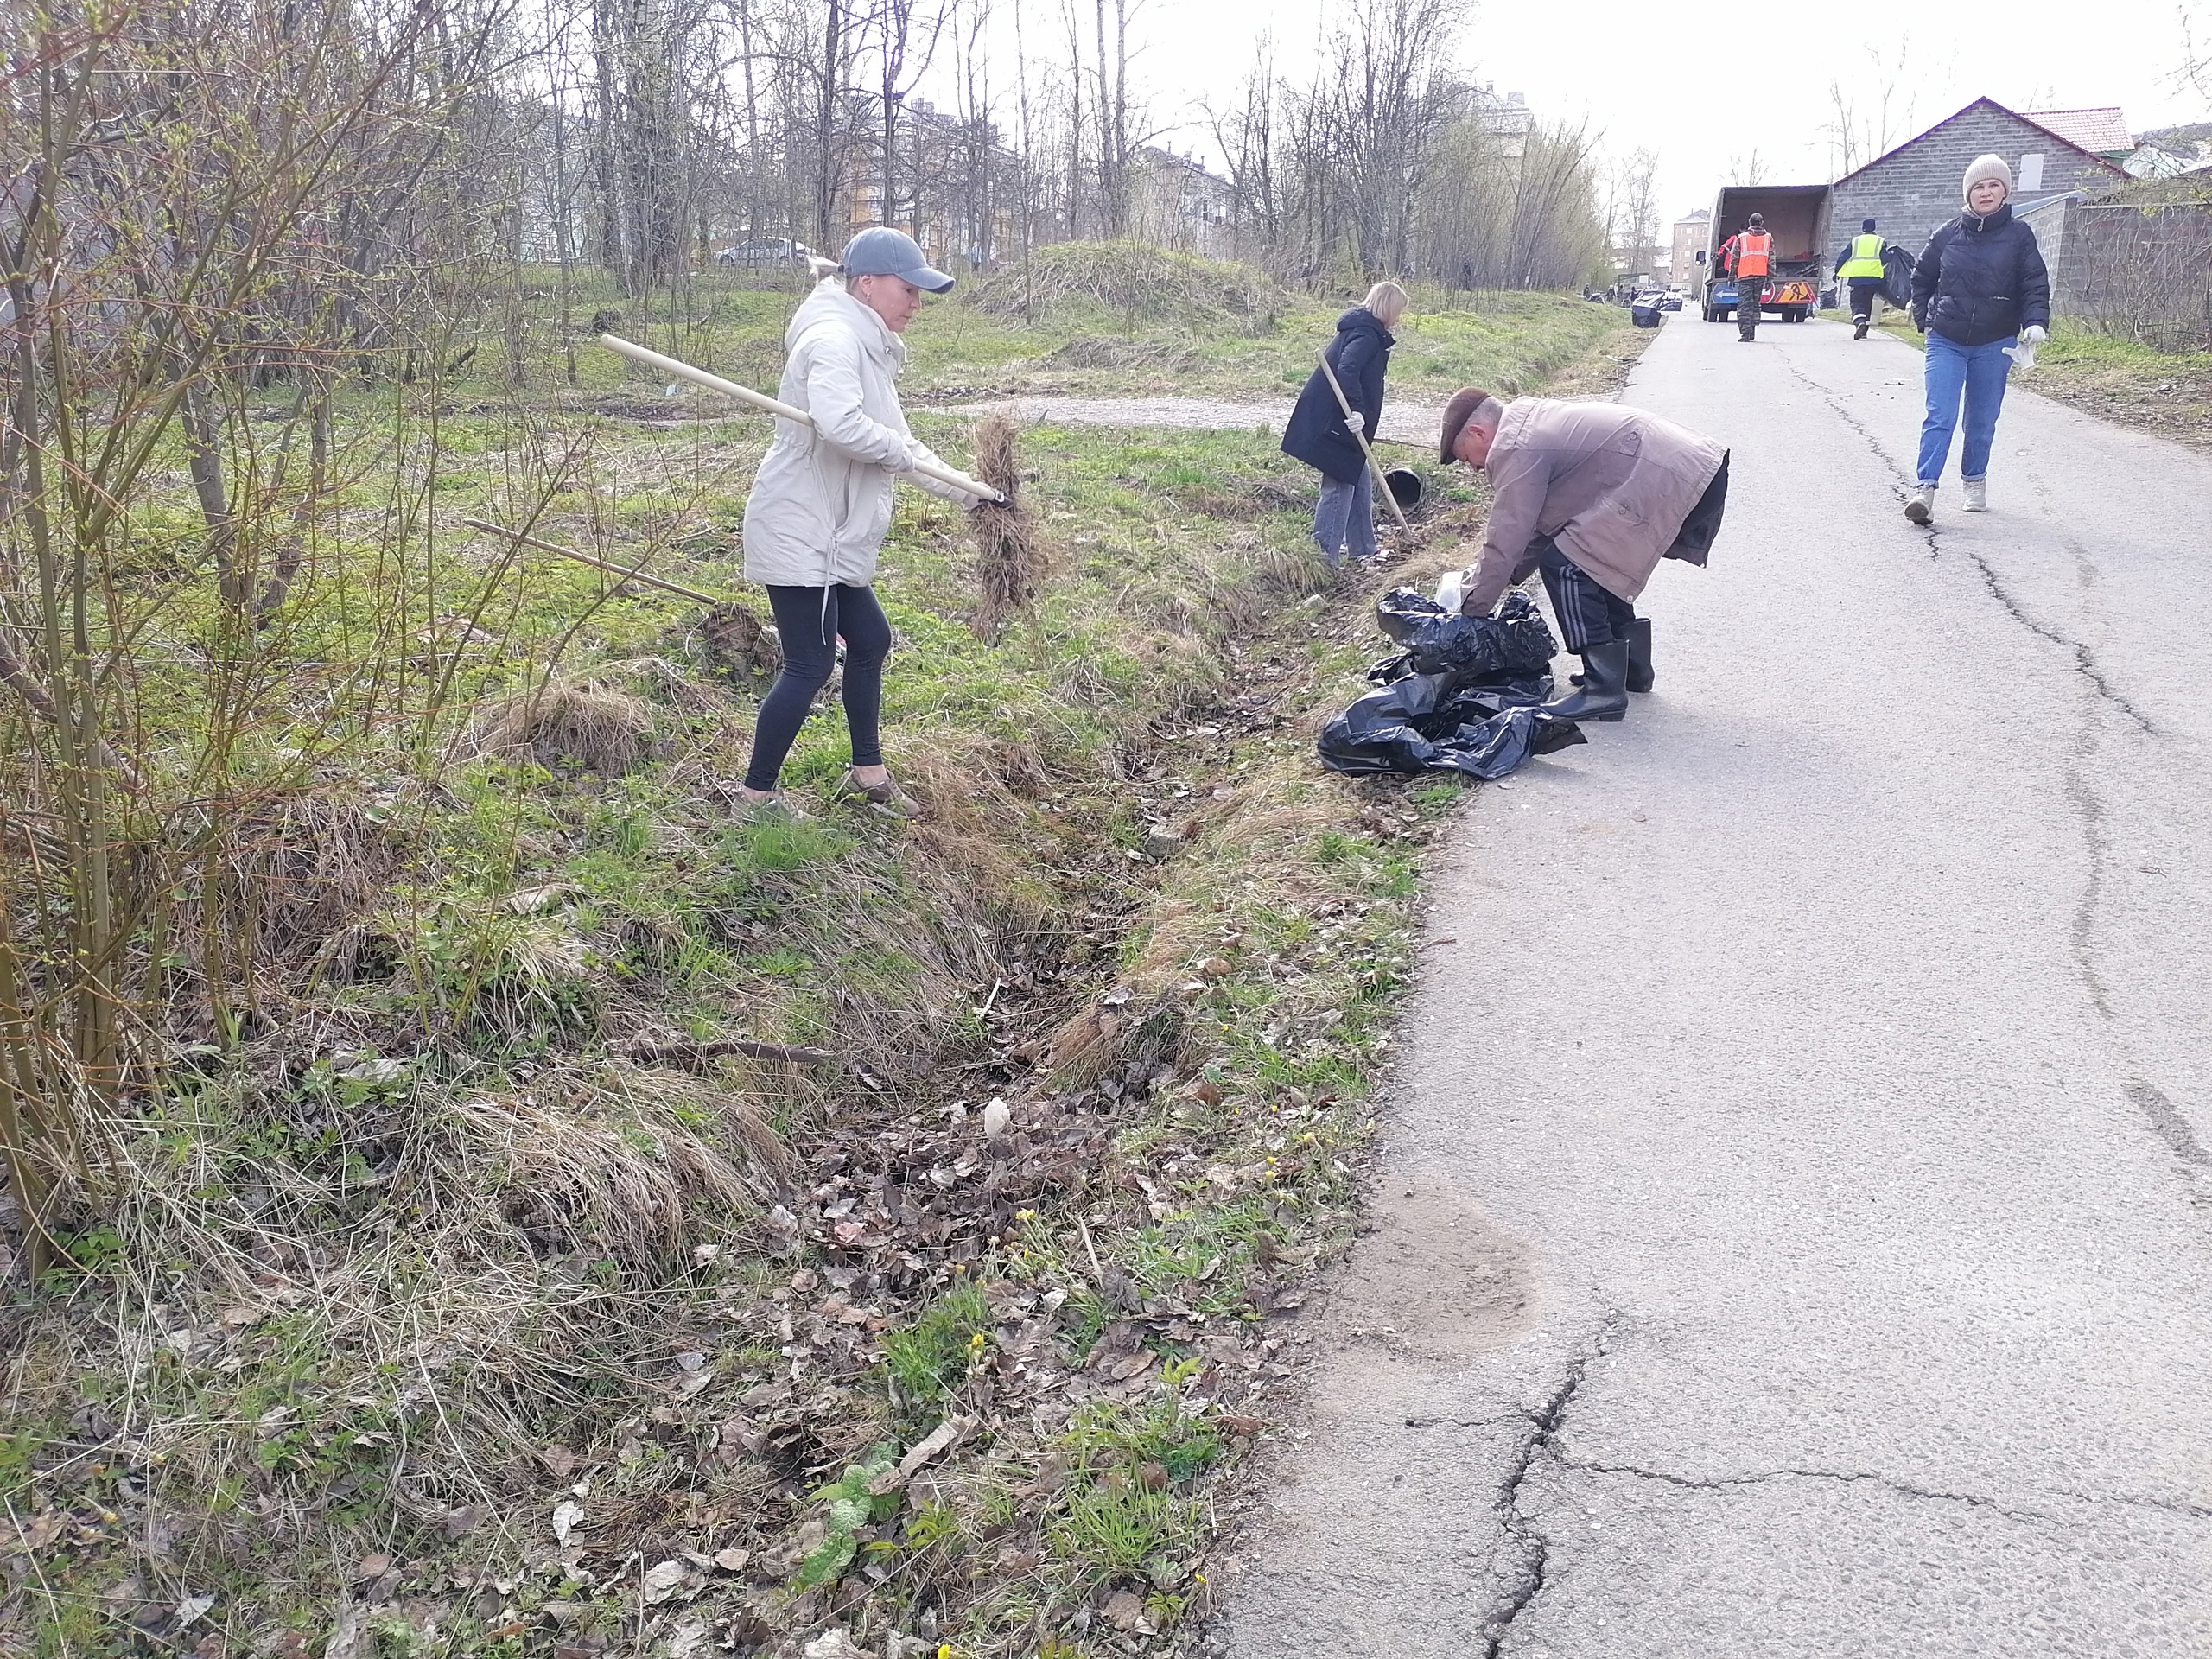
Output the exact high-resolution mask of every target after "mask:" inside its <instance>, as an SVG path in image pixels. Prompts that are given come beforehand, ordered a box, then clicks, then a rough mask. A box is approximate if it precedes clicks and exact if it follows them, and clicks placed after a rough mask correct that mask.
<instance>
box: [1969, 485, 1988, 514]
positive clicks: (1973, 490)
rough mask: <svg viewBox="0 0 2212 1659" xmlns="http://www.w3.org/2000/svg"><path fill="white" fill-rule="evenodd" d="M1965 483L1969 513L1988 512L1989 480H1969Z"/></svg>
mask: <svg viewBox="0 0 2212 1659" xmlns="http://www.w3.org/2000/svg"><path fill="white" fill-rule="evenodd" d="M1965 483H1966V486H1967V512H1988V511H1989V480H1987V479H1986V478H1969V479H1967V480H1965Z"/></svg>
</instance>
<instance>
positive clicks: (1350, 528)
mask: <svg viewBox="0 0 2212 1659" xmlns="http://www.w3.org/2000/svg"><path fill="white" fill-rule="evenodd" d="M1313 539H1314V540H1315V541H1317V542H1319V543H1320V544H1321V556H1322V557H1323V558H1325V559H1326V560H1327V561H1328V562H1329V569H1332V570H1333V569H1336V568H1337V565H1338V563H1339V561H1340V560H1341V559H1342V558H1343V556H1344V552H1345V551H1346V550H1349V551H1350V552H1351V556H1352V557H1354V558H1355V559H1371V558H1373V557H1374V556H1375V555H1376V551H1377V549H1376V545H1375V474H1373V473H1371V472H1370V471H1369V470H1368V469H1367V468H1366V467H1361V468H1360V469H1359V476H1358V477H1357V479H1354V480H1351V482H1349V483H1339V482H1338V480H1335V479H1333V478H1331V477H1330V476H1329V475H1328V474H1326V473H1324V474H1321V499H1319V501H1317V502H1315V503H1314V504H1313Z"/></svg>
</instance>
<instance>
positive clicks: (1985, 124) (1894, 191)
mask: <svg viewBox="0 0 2212 1659" xmlns="http://www.w3.org/2000/svg"><path fill="white" fill-rule="evenodd" d="M1989 154H1995V155H1998V156H2003V157H2004V158H2005V161H2006V162H2008V163H2009V164H2010V165H2011V167H2012V180H2013V186H2012V191H2013V194H2014V196H2015V197H2016V198H2018V199H2020V200H2037V199H2041V198H2043V197H2046V196H2050V195H2056V194H2061V193H2063V192H2065V191H2069V190H2086V191H2088V192H2089V193H2090V194H2098V193H2100V192H2102V191H2105V190H2110V189H2114V188H2118V187H2119V186H2120V185H2121V184H2124V183H2126V174H2124V173H2122V172H2121V171H2120V168H2117V167H2114V166H2113V165H2112V164H2111V163H2110V162H2104V161H2101V160H2099V159H2098V158H2097V157H2095V156H2089V155H2086V154H2084V153H2083V152H2082V151H2081V150H2078V149H2072V148H2071V147H2069V146H2068V145H2066V144H2063V143H2060V142H2059V141H2058V140H2057V139H2056V138H2054V137H2051V136H2050V134H2049V133H2047V132H2045V131H2044V130H2043V129H2042V128H2040V127H2038V126H2037V125H2036V124H2034V123H2032V122H2029V121H2023V120H2022V119H2021V118H2019V117H2018V116H2017V115H2014V114H2012V112H2011V111H2006V110H2003V109H2000V108H1999V107H1998V106H1997V105H1994V104H1992V103H1990V102H1988V101H1987V100H1986V99H1983V100H1981V101H1979V102H1977V103H1974V104H1971V105H1967V107H1966V108H1965V109H1963V110H1961V111H1959V112H1958V113H1957V114H1956V115H1955V116H1953V117H1952V118H1950V119H1949V120H1948V121H1945V122H1942V123H1941V124H1938V125H1936V126H1934V127H1931V128H1929V130H1927V131H1926V132H1924V133H1923V134H1922V135H1921V136H1920V137H1917V138H1916V139H1914V140H1913V141H1912V142H1911V143H1909V144H1906V145H1904V147H1903V148H1902V149H1897V150H1893V151H1891V153H1890V154H1889V155H1887V156H1884V157H1883V158H1882V159H1881V160H1880V161H1878V162H1874V163H1873V164H1872V166H1870V167H1866V168H1860V169H1859V171H1858V172H1857V173H1854V174H1853V175H1851V177H1849V178H1848V179H1846V180H1845V181H1842V182H1841V183H1840V184H1838V185H1837V186H1836V187H1835V197H1834V205H1833V206H1832V207H1830V208H1829V211H1828V224H1829V226H1830V227H1831V232H1832V234H1831V237H1830V239H1831V240H1832V241H1834V242H1835V243H1836V244H1837V245H1839V246H1840V245H1841V244H1842V242H1843V241H1844V239H1845V238H1847V237H1849V236H1850V235H1851V234H1852V232H1854V231H1856V230H1857V229H1858V228H1859V220H1860V219H1865V218H1866V217H1867V216H1868V215H1869V214H1872V216H1873V217H1874V218H1876V219H1879V220H1880V221H1881V227H1882V233H1883V234H1884V235H1885V236H1886V237H1888V238H1890V239H1891V241H1893V242H1896V243H1898V244H1900V245H1903V246H1904V247H1905V248H1907V249H1909V250H1910V251H1912V252H1914V253H1917V252H1919V251H1920V250H1921V249H1922V248H1923V246H1925V245H1927V241H1928V238H1929V237H1931V236H1933V235H1934V234H1935V233H1936V232H1937V231H1938V230H1940V229H1941V228H1942V226H1944V225H1946V224H1948V222H1949V221H1950V220H1952V219H1955V218H1957V217H1958V215H1959V212H1960V209H1961V200H1960V192H1959V184H1960V181H1961V180H1962V179H1963V178H1964V177H1965V176H1966V170H1967V163H1968V162H1972V161H1973V160H1974V157H1975V156H1983V155H1989ZM2034 155H2040V156H2042V157H2043V181H2042V183H2041V184H2040V185H2039V186H2035V187H2032V188H2031V186H2030V185H2029V184H2028V182H2027V181H2026V178H2025V177H2024V170H2023V168H2022V160H2023V158H2024V157H2025V156H2034ZM1828 252H1829V253H1830V255H1831V256H1833V255H1834V252H1835V249H1834V248H1830V249H1829V250H1828Z"/></svg>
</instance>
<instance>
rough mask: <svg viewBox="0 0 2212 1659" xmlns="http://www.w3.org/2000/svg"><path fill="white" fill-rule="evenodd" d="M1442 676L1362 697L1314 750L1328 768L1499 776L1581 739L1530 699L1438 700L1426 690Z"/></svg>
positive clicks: (1453, 697)
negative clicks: (1491, 705)
mask: <svg viewBox="0 0 2212 1659" xmlns="http://www.w3.org/2000/svg"><path fill="white" fill-rule="evenodd" d="M1445 678H1447V677H1446V676H1444V675H1429V674H1415V675H1412V676H1409V677H1407V678H1405V679H1402V680H1400V681H1399V682H1398V683H1396V684H1395V685H1392V686H1386V687H1384V688H1383V690H1380V691H1373V692H1370V693H1369V694H1368V695H1367V696H1363V697H1362V698H1360V699H1359V701H1358V702H1355V703H1353V704H1352V706H1351V708H1349V709H1345V710H1344V713H1342V714H1341V715H1338V716H1337V717H1336V718H1335V719H1334V720H1332V721H1330V722H1329V723H1328V724H1327V725H1326V726H1325V727H1323V728H1321V735H1320V738H1319V741H1318V742H1317V743H1316V745H1315V747H1317V748H1318V749H1319V753H1320V756H1321V764H1322V765H1323V766H1326V767H1327V768H1328V769H1329V770H1330V771H1331V772H1351V773H1355V774H1357V773H1362V772H1464V773H1465V774H1466V775H1467V776H1468V777H1470V778H1481V779H1491V778H1503V777H1504V776H1505V775H1506V773H1508V772H1512V771H1514V770H1516V768H1517V767H1519V766H1520V765H1521V764H1522V762H1523V761H1525V760H1528V758H1529V756H1530V755H1532V754H1549V753H1551V752H1552V751H1553V750H1554V749H1560V748H1565V747H1567V745H1569V744H1572V743H1584V742H1587V741H1589V740H1588V739H1586V737H1584V736H1583V735H1582V728H1580V727H1579V726H1577V725H1576V724H1575V723H1574V722H1573V721H1571V720H1555V719H1554V718H1553V717H1552V716H1551V715H1547V714H1544V713H1542V712H1541V711H1540V710H1539V709H1537V708H1536V707H1535V705H1534V704H1531V703H1526V702H1520V703H1515V704H1512V705H1510V706H1508V707H1503V708H1498V709H1496V710H1495V712H1493V713H1491V714H1488V715H1480V717H1479V718H1472V719H1462V718H1461V716H1463V715H1478V714H1479V711H1480V709H1482V708H1483V707H1484V704H1483V702H1481V700H1480V699H1479V697H1478V696H1472V695H1470V694H1467V693H1465V692H1461V693H1458V694H1452V695H1448V696H1446V697H1445V698H1444V699H1443V700H1442V701H1441V702H1439V701H1438V700H1437V699H1436V698H1435V696H1434V695H1433V690H1432V689H1431V688H1432V687H1433V683H1434V682H1436V681H1438V680H1441V679H1445Z"/></svg>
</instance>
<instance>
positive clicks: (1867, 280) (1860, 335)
mask: <svg viewBox="0 0 2212 1659" xmlns="http://www.w3.org/2000/svg"><path fill="white" fill-rule="evenodd" d="M1835 274H1836V277H1837V280H1838V281H1840V282H1841V283H1845V284H1846V285H1847V288H1848V289H1849V290H1850V293H1851V321H1852V327H1853V334H1852V336H1851V337H1852V338H1853V340H1864V339H1866V331H1867V329H1869V328H1871V327H1873V324H1874V302H1876V301H1877V300H1878V299H1880V298H1881V296H1882V238H1881V237H1880V236H1879V235H1878V233H1877V232H1876V231H1875V229H1874V221H1873V220H1872V219H1860V220H1859V234H1858V235H1856V236H1854V237H1853V238H1851V240H1850V241H1849V242H1847V243H1846V244H1845V245H1844V248H1843V251H1842V252H1840V253H1839V254H1837V255H1836V257H1835Z"/></svg>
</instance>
